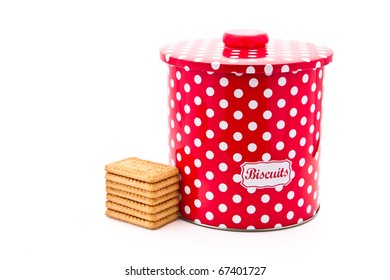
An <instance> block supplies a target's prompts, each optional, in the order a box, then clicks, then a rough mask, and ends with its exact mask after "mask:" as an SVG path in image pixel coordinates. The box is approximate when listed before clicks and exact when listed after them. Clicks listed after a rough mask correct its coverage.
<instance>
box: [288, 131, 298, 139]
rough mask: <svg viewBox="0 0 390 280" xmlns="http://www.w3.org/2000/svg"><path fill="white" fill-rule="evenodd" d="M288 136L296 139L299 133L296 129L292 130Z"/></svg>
mask: <svg viewBox="0 0 390 280" xmlns="http://www.w3.org/2000/svg"><path fill="white" fill-rule="evenodd" d="M288 135H289V136H290V137H291V138H294V137H295V136H297V131H296V130H295V129H291V130H290V132H289V133H288Z"/></svg>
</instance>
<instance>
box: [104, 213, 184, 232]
mask: <svg viewBox="0 0 390 280" xmlns="http://www.w3.org/2000/svg"><path fill="white" fill-rule="evenodd" d="M106 215H107V216H108V217H111V218H113V219H117V220H120V221H123V222H127V223H130V224H134V225H137V226H141V227H144V228H147V229H158V228H160V227H162V226H164V225H166V224H168V223H170V222H172V221H174V220H176V219H177V218H178V217H179V214H178V213H174V214H171V215H168V216H166V217H164V218H162V219H160V220H158V221H154V222H151V221H147V220H144V219H141V218H138V217H134V216H131V215H128V214H125V213H121V212H118V211H115V210H111V209H107V210H106Z"/></svg>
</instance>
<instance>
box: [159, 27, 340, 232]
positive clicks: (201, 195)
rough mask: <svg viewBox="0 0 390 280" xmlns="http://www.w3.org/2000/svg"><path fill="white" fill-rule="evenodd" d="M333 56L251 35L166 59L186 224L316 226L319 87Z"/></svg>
mask: <svg viewBox="0 0 390 280" xmlns="http://www.w3.org/2000/svg"><path fill="white" fill-rule="evenodd" d="M332 55H333V52H332V50H330V49H329V48H326V47H323V46H319V45H315V44H311V43H301V42H297V41H287V40H269V39H268V35H267V34H266V33H264V32H260V31H253V30H234V31H229V32H226V33H225V34H224V35H223V38H219V39H203V40H191V41H182V42H179V43H176V44H169V45H166V46H165V47H163V48H162V49H161V59H162V60H163V61H164V62H166V63H167V64H168V66H169V74H168V89H169V90H168V106H169V145H170V157H171V163H172V164H173V165H175V166H177V167H178V168H179V170H180V173H181V176H182V178H181V182H180V197H181V201H180V214H181V216H182V218H184V219H186V220H188V221H192V222H195V223H197V224H200V225H204V226H209V227H216V228H221V229H233V230H269V229H279V228H284V227H290V226H293V225H297V224H300V223H303V222H305V221H308V220H310V219H311V218H312V217H314V215H315V214H316V212H317V211H318V209H319V200H318V196H319V189H318V180H319V147H320V138H321V136H320V123H321V101H322V97H323V87H322V81H323V78H324V66H325V65H327V64H328V63H329V62H331V61H332Z"/></svg>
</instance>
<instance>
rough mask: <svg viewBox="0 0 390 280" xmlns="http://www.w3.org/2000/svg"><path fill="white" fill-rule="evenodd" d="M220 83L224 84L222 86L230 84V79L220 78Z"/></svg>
mask: <svg viewBox="0 0 390 280" xmlns="http://www.w3.org/2000/svg"><path fill="white" fill-rule="evenodd" d="M219 84H220V85H221V86H222V87H226V86H227V85H228V84H229V80H228V79H227V78H221V79H220V80H219Z"/></svg>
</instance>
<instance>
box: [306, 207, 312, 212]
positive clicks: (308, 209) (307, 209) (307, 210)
mask: <svg viewBox="0 0 390 280" xmlns="http://www.w3.org/2000/svg"><path fill="white" fill-rule="evenodd" d="M310 212H311V205H308V206H307V208H306V213H307V214H309V213H310Z"/></svg>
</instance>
